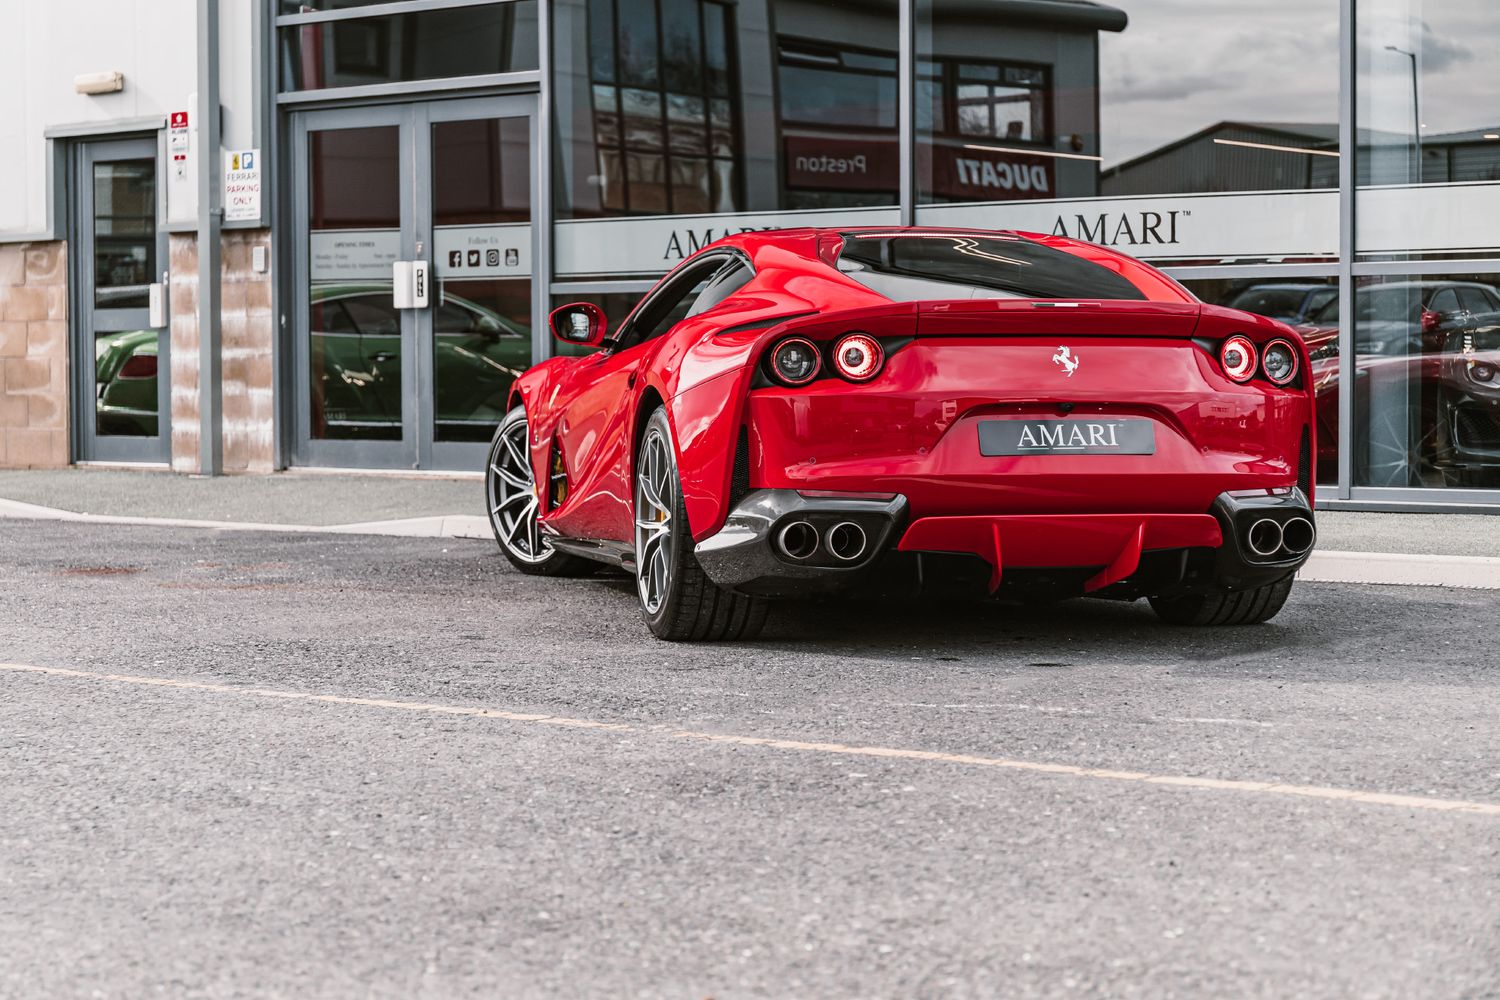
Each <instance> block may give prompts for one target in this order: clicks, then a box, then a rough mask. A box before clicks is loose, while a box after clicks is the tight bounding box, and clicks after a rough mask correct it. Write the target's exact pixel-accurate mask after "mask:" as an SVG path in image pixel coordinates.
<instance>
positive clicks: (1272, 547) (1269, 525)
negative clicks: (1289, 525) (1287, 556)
mask: <svg viewBox="0 0 1500 1000" xmlns="http://www.w3.org/2000/svg"><path fill="white" fill-rule="evenodd" d="M1281 534H1282V533H1281V525H1280V524H1278V523H1277V522H1276V521H1275V520H1274V519H1273V518H1269V517H1263V518H1261V519H1260V520H1259V521H1256V522H1255V523H1254V524H1252V525H1250V530H1249V531H1247V532H1245V544H1246V545H1249V546H1250V551H1251V552H1254V553H1255V554H1256V555H1258V556H1260V557H1261V558H1262V559H1265V558H1268V557H1270V556H1274V555H1275V554H1276V552H1277V550H1278V549H1280V548H1281Z"/></svg>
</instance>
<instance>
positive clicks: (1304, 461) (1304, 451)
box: [1297, 425, 1313, 497]
mask: <svg viewBox="0 0 1500 1000" xmlns="http://www.w3.org/2000/svg"><path fill="white" fill-rule="evenodd" d="M1312 476H1313V474H1312V434H1311V433H1310V432H1309V431H1308V429H1307V427H1306V426H1305V425H1304V426H1303V428H1302V447H1301V448H1299V449H1298V451H1297V485H1298V486H1299V487H1301V488H1302V495H1303V496H1308V497H1310V496H1312Z"/></svg>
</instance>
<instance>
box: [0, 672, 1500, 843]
mask: <svg viewBox="0 0 1500 1000" xmlns="http://www.w3.org/2000/svg"><path fill="white" fill-rule="evenodd" d="M0 671H9V672H11V673H17V674H37V675H43V676H49V677H66V678H73V679H78V680H89V681H104V682H108V683H112V684H135V685H141V686H144V687H160V688H172V689H176V690H185V691H203V692H208V693H211V694H230V695H239V696H243V697H254V698H274V699H279V700H283V701H302V702H322V703H326V704H332V705H351V706H358V707H362V708H384V709H392V710H395V711H402V712H415V713H425V714H434V715H456V716H467V717H470V718H477V719H500V720H503V721H506V722H517V723H525V724H532V725H541V726H561V727H567V728H571V729H597V730H602V731H605V732H610V733H636V734H639V735H642V736H656V737H659V738H662V739H668V740H674V741H684V742H692V743H706V744H715V745H720V746H744V747H765V748H768V749H772V750H788V751H794V752H799V753H816V754H832V755H837V756H844V757H873V758H881V759H885V760H907V761H920V762H923V763H937V764H961V765H967V766H970V767H981V768H993V769H997V770H1006V771H1023V772H1029V773H1034V774H1049V775H1058V776H1063V777H1072V778H1086V779H1091V780H1098V781H1114V782H1133V783H1136V784H1142V785H1159V786H1164V787H1171V788H1185V789H1193V790H1197V791H1227V792H1244V793H1250V794H1258V795H1269V796H1275V797H1282V798H1285V797H1291V798H1307V799H1323V800H1326V801H1334V802H1354V803H1358V804H1360V805H1373V806H1390V807H1393V808H1397V809H1416V810H1422V811H1425V812H1446V813H1465V814H1470V815H1479V816H1497V817H1500V803H1492V802H1472V801H1467V800H1463V799H1437V798H1428V797H1426V796H1420V795H1395V794H1390V793H1386V792H1369V791H1361V790H1359V789H1353V788H1328V787H1323V786H1319V785H1288V784H1283V783H1280V782H1274V781H1246V780H1241V779H1230V778H1201V777H1191V776H1187V775H1172V774H1152V773H1149V772H1146V771H1117V770H1112V769H1109V768H1098V767H1079V766H1077V765H1073V764H1050V763H1045V762H1041V761H1028V760H1012V759H1009V758H1004V757H981V756H977V755H974V754H963V753H945V752H942V751H938V750H908V749H901V748H897V747H870V746H851V745H849V744H845V743H816V742H810V741H806V740H788V739H780V738H776V737H767V736H734V735H730V734H725V733H705V732H698V731H696V730H692V729H681V728H678V727H676V726H666V725H651V726H642V725H635V724H632V723H625V722H600V721H596V720H592V719H573V718H568V717H566V716H560V715H548V714H543V713H536V712H512V711H508V710H505V709H498V708H474V707H468V706H463V705H440V704H434V703H430V702H417V701H394V700H390V699H386V698H358V697H351V696H348V695H337V694H314V693H312V692H309V691H285V690H279V689H276V688H255V687H236V686H234V685H230V684H213V683H210V682H207V681H192V680H186V679H182V678H175V677H145V676H138V675H132V674H108V673H99V672H95V671H91V670H72V669H68V668H66V667H40V666H33V665H30V664H25V663H0Z"/></svg>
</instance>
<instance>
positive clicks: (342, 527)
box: [0, 498, 494, 538]
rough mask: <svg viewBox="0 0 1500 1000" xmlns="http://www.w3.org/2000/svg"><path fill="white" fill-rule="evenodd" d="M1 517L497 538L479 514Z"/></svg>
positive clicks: (50, 512) (46, 512) (14, 503)
mask: <svg viewBox="0 0 1500 1000" xmlns="http://www.w3.org/2000/svg"><path fill="white" fill-rule="evenodd" d="M0 517H9V518H30V519H33V520H42V521H75V522H82V523H85V524H133V525H141V526H145V527H153V528H205V529H212V530H217V531H283V532H290V533H293V534H330V535H392V536H399V537H405V538H494V532H493V530H492V529H491V528H490V522H489V519H488V518H486V517H484V516H482V515H479V514H433V515H429V516H425V517H403V518H397V519H394V520H390V521H361V522H358V523H355V524H276V523H269V522H264V521H212V520H204V519H201V518H185V517H138V516H134V515H129V514H90V513H83V512H79V511H73V510H63V509H61V508H59V507H43V506H41V505H39V504H34V503H24V502H22V501H20V500H6V499H4V498H0Z"/></svg>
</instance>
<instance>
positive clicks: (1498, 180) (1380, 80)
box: [1355, 0, 1500, 260]
mask: <svg viewBox="0 0 1500 1000" xmlns="http://www.w3.org/2000/svg"><path fill="white" fill-rule="evenodd" d="M1356 10H1357V14H1356V21H1355V23H1356V32H1357V37H1356V67H1357V72H1358V76H1357V80H1356V87H1355V100H1356V108H1355V113H1356V121H1357V122H1358V126H1359V129H1358V135H1359V157H1358V159H1357V161H1356V174H1355V176H1356V182H1357V183H1358V185H1359V186H1360V188H1361V190H1360V191H1358V192H1357V197H1358V203H1359V211H1358V213H1357V215H1356V220H1357V225H1358V229H1357V232H1356V235H1355V242H1356V248H1357V250H1358V251H1359V253H1360V254H1361V255H1362V256H1366V257H1378V258H1383V259H1392V260H1402V259H1411V258H1414V257H1424V256H1431V257H1443V256H1464V257H1473V256H1485V257H1490V256H1495V255H1496V254H1497V252H1500V239H1497V238H1496V236H1495V232H1494V217H1495V214H1496V211H1497V208H1500V81H1497V78H1496V77H1495V74H1493V73H1491V72H1489V71H1488V62H1489V52H1490V50H1491V49H1492V48H1493V43H1494V42H1495V40H1496V39H1497V38H1500V21H1497V20H1496V18H1495V5H1494V4H1493V3H1489V2H1486V0H1358V3H1357V4H1356ZM1433 185H1455V186H1453V187H1447V188H1435V187H1433Z"/></svg>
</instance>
